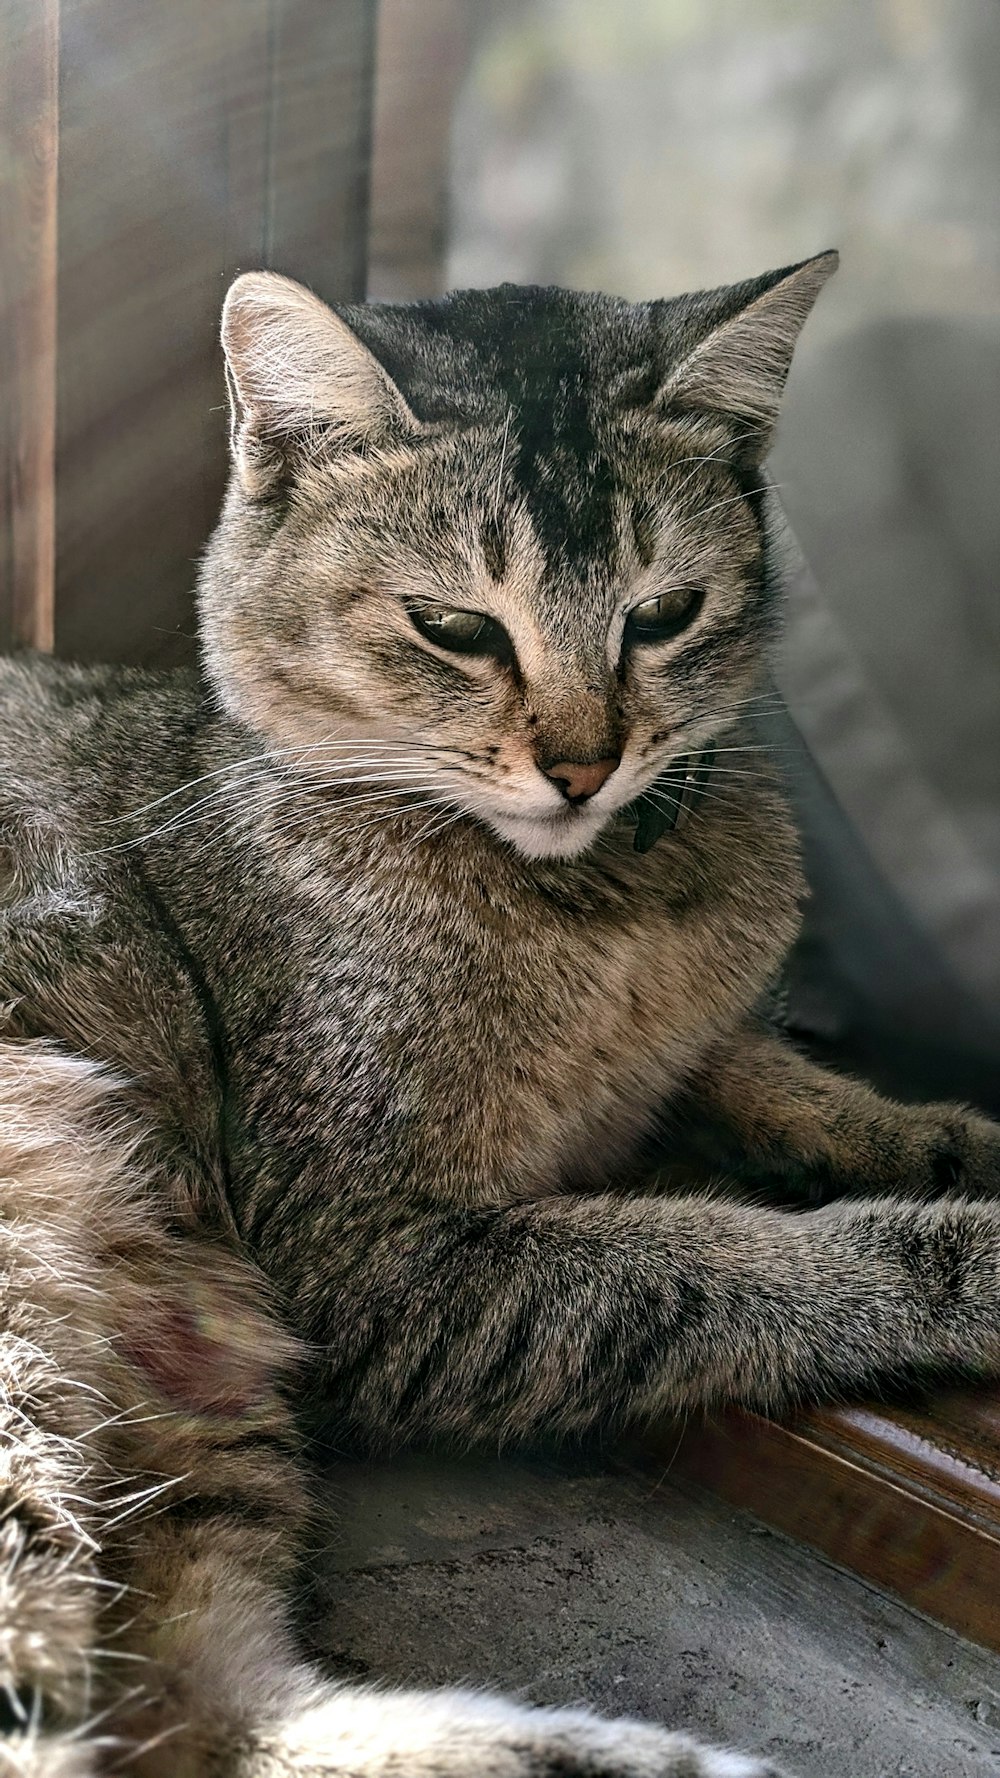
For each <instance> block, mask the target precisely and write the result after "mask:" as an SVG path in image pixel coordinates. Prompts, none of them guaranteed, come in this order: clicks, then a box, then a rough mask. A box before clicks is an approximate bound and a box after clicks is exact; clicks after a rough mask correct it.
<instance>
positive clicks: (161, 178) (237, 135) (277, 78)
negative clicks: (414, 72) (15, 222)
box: [56, 0, 375, 664]
mask: <svg viewBox="0 0 1000 1778" xmlns="http://www.w3.org/2000/svg"><path fill="white" fill-rule="evenodd" d="M374 19H375V3H374V0H212V3H211V5H206V4H205V0H155V3H154V0H150V4H147V5H143V6H123V5H120V4H114V3H111V0H63V21H62V97H61V131H62V134H61V150H60V209H59V224H60V249H59V311H60V321H59V370H58V408H59V419H58V470H57V485H58V490H59V500H58V511H57V550H56V652H57V653H59V654H61V655H66V656H72V657H76V658H90V659H93V658H98V659H109V658H110V659H116V660H126V661H143V662H145V663H148V664H167V663H170V662H173V661H177V660H181V659H184V658H186V657H188V656H190V655H191V654H192V652H193V649H194V614H193V597H192V594H193V587H194V581H195V575H196V567H197V558H198V555H199V552H200V550H201V548H202V546H203V544H204V542H205V540H206V538H207V536H208V534H209V532H210V530H211V528H212V526H213V524H214V521H215V518H216V515H217V512H218V507H219V502H220V499H221V495H222V489H223V485H224V479H225V471H226V461H225V456H226V446H225V438H226V417H225V391H224V387H223V378H222V367H221V356H220V352H219V347H218V325H219V311H220V308H221V304H222V299H223V296H224V294H225V290H226V287H227V285H228V283H229V281H230V279H231V278H232V277H233V275H234V274H235V273H236V272H237V271H240V270H248V269H251V268H254V267H260V266H273V267H275V268H276V269H279V270H282V271H285V272H288V273H290V274H291V275H292V276H293V277H298V278H301V279H302V280H303V281H305V282H306V283H309V284H312V285H313V286H315V287H316V288H317V289H318V290H319V291H320V292H321V294H323V295H325V296H327V297H332V298H337V297H340V298H356V297H358V296H360V295H361V294H362V293H363V290H364V282H365V243H366V234H367V218H366V202H365V195H366V190H367V167H368V154H369V132H370V115H369V113H370V89H371V68H372V57H373V43H374Z"/></svg>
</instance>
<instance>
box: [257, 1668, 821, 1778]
mask: <svg viewBox="0 0 1000 1778" xmlns="http://www.w3.org/2000/svg"><path fill="white" fill-rule="evenodd" d="M257 1745H258V1748H259V1756H258V1757H259V1761H260V1763H259V1765H258V1764H252V1765H251V1766H250V1767H249V1768H248V1769H247V1771H246V1774H245V1778H346V1775H347V1774H350V1775H351V1778H398V1775H399V1774H400V1773H402V1772H405V1773H406V1775H407V1778H554V1775H555V1773H556V1772H558V1773H559V1775H560V1778H790V1774H788V1773H786V1772H784V1771H782V1770H779V1768H778V1767H777V1766H776V1765H774V1764H772V1763H771V1762H769V1761H768V1760H766V1759H755V1758H753V1757H752V1756H750V1755H747V1754H740V1753H732V1752H726V1751H724V1750H723V1749H722V1748H714V1747H706V1746H705V1745H704V1744H703V1743H702V1742H700V1741H695V1740H692V1739H691V1737H690V1736H688V1735H683V1734H680V1735H678V1734H672V1733H670V1731H669V1730H667V1729H661V1728H657V1727H655V1726H654V1725H653V1724H652V1723H643V1722H630V1721H627V1720H619V1721H617V1722H615V1721H608V1720H607V1719H606V1718H604V1717H600V1716H595V1715H594V1714H593V1713H592V1712H591V1711H589V1710H549V1709H531V1708H530V1707H525V1706H524V1705H522V1704H516V1703H514V1702H513V1701H512V1700H511V1699H508V1698H497V1697H490V1696H488V1695H484V1694H483V1693H474V1692H457V1691H452V1692H381V1693H380V1692H375V1691H360V1690H359V1691H353V1690H348V1689H346V1688H345V1689H343V1690H340V1689H339V1688H338V1690H337V1691H335V1692H334V1693H332V1694H329V1695H328V1696H327V1697H326V1698H325V1699H323V1700H322V1701H320V1702H318V1703H317V1704H316V1705H314V1707H313V1708H311V1709H306V1710H304V1711H302V1712H300V1713H298V1714H296V1715H294V1716H293V1717H292V1718H291V1719H290V1720H288V1721H286V1722H285V1723H284V1724H283V1725H282V1726H281V1727H280V1729H279V1728H277V1727H276V1729H275V1730H274V1731H272V1733H271V1734H262V1735H261V1738H260V1740H259V1742H258V1744H257ZM240 1778H244V1771H243V1768H242V1767H241V1768H240Z"/></svg>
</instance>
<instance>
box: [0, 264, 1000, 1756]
mask: <svg viewBox="0 0 1000 1778" xmlns="http://www.w3.org/2000/svg"><path fill="white" fill-rule="evenodd" d="M834 265H835V257H834V256H833V255H832V254H826V255H823V256H822V257H820V258H818V259H813V260H810V261H807V262H806V263H805V264H803V265H800V266H797V267H792V268H791V269H787V270H784V271H779V272H774V273H770V274H768V275H767V276H765V277H762V278H758V279H756V280H754V281H752V282H750V283H747V284H742V285H738V286H736V287H734V288H730V289H724V290H719V291H714V292H710V293H708V294H702V295H696V296H688V297H683V298H680V299H678V300H676V301H673V302H657V303H646V304H636V305H630V304H627V303H624V302H620V301H615V300H613V299H610V298H606V297H600V296H584V295H579V294H576V293H571V292H566V291H558V290H536V289H527V290H523V289H518V288H514V287H511V286H505V287H503V288H501V289H498V290H491V291H470V292H465V293H461V294H458V295H455V296H452V297H449V298H446V299H444V300H443V301H440V302H432V303H423V304H416V305H413V306H410V307H385V308H378V307H371V308H369V307H354V308H344V309H341V310H339V311H337V312H336V313H334V312H333V311H331V310H330V309H328V308H326V307H324V305H323V304H322V303H320V302H319V301H318V300H317V299H315V298H314V297H312V296H311V295H309V294H308V293H307V292H305V291H304V290H302V289H300V288H299V287H298V286H296V285H294V284H292V283H289V282H287V281H286V280H284V279H281V278H278V277H276V276H273V275H270V274H263V273H262V274H257V275H250V276H247V277H244V278H241V279H240V280H239V281H238V282H237V283H236V284H235V285H234V286H233V289H232V290H231V292H230V294H229V298H228V301H227V304H226V309H225V316H224V323H223V338H224V344H225V350H226V357H227V365H228V373H229V382H230V390H231V396H232V410H233V427H232V446H233V463H234V469H233V475H232V481H231V486H230V489H229V493H228V496H227V499H226V504H225V508H224V512H223V515H222V519H221V522H220V525H219V528H218V530H217V532H216V535H215V537H214V539H213V541H212V543H211V545H210V547H209V549H208V553H207V556H206V559H205V563H204V567H203V572H202V580H201V609H202V634H203V670H202V671H201V672H200V673H191V674H185V673H177V674H173V675H163V676H157V675H155V674H144V673H140V672H129V671H114V670H111V669H80V668H72V667H66V666H57V665H53V664H51V663H49V662H46V661H31V660H14V661H9V662H7V663H5V664H3V666H2V667H0V688H2V703H0V757H2V762H3V763H2V780H0V1002H3V1004H4V1007H5V1012H4V1018H5V1035H4V1041H3V1043H2V1044H0V1292H2V1305H3V1316H4V1325H5V1329H6V1332H5V1334H4V1338H3V1344H2V1347H0V1363H2V1384H3V1403H4V1405H3V1409H2V1417H3V1458H2V1461H3V1464H4V1472H3V1521H2V1529H0V1682H2V1689H0V1709H2V1710H3V1713H4V1732H5V1737H6V1738H5V1740H4V1742H3V1751H4V1752H5V1753H6V1754H7V1755H8V1756H9V1757H10V1758H12V1759H13V1760H14V1761H15V1762H20V1763H15V1766H14V1769H15V1770H17V1771H19V1772H24V1773H30V1774H32V1778H41V1775H43V1774H44V1775H45V1778H55V1775H56V1774H58V1775H59V1778H69V1775H71V1774H72V1775H73V1778H82V1775H83V1774H93V1773H97V1772H104V1771H112V1770H115V1771H130V1772H133V1773H137V1774H140V1773H141V1774H142V1778H279V1775H280V1778H291V1775H295V1778H305V1775H306V1774H308V1775H310V1778H319V1775H321V1774H323V1775H328V1778H338V1775H339V1778H543V1775H544V1778H554V1775H555V1774H556V1773H559V1774H561V1775H563V1778H568V1775H569V1774H579V1775H580V1778H583V1775H589V1778H739V1775H743V1778H752V1775H754V1774H756V1775H758V1778H760V1775H762V1774H764V1773H766V1772H771V1771H772V1770H773V1768H772V1767H770V1766H768V1764H767V1762H766V1761H764V1762H761V1761H760V1760H757V1759H753V1758H749V1757H744V1756H739V1755H735V1754H724V1753H719V1752H713V1751H712V1750H710V1749H706V1748H702V1747H696V1746H695V1745H694V1744H693V1743H692V1742H690V1741H689V1740H687V1739H686V1738H685V1737H683V1736H678V1735H674V1734H671V1733H667V1732H666V1731H663V1730H660V1729H658V1728H655V1727H651V1726H642V1725H636V1724H623V1723H613V1724H608V1723H605V1722H602V1721H600V1720H599V1719H598V1718H596V1717H592V1716H590V1715H588V1714H587V1713H585V1712H572V1711H532V1710H528V1709H525V1708H522V1707H521V1706H520V1705H515V1704H513V1703H508V1702H506V1701H504V1700H502V1699H492V1698H488V1697H483V1696H478V1695H474V1694H462V1693H439V1694H427V1695H423V1694H412V1695H401V1694H397V1693H390V1692H384V1693H374V1692H371V1691H365V1690H362V1689H351V1688H345V1687H339V1686H333V1685H331V1684H328V1683H327V1682H326V1681H325V1680H324V1679H323V1677H322V1676H321V1675H320V1674H318V1673H317V1672H315V1671H313V1670H312V1669H311V1668H310V1667H309V1666H308V1665H307V1664H306V1663H305V1661H304V1659H303V1657H302V1656H301V1655H300V1654H299V1653H298V1652H297V1649H296V1646H295V1641H294V1637H293V1632H292V1628H291V1621H292V1617H291V1606H290V1603H289V1601H290V1599H291V1597H292V1591H293V1578H294V1573H295V1569H296V1563H297V1561H298V1559H299V1554H300V1549H301V1545H302V1539H303V1538H304V1537H306V1536H307V1534H308V1529H309V1516H310V1514H309V1501H308V1487H307V1483H306V1481H305V1479H304V1473H303V1469H302V1464H301V1461H300V1457H299V1454H298V1453H299V1444H300V1440H301V1426H302V1424H303V1420H304V1418H305V1417H306V1416H309V1417H310V1418H314V1417H315V1415H316V1414H317V1413H318V1412H320V1411H321V1412H322V1414H323V1416H324V1417H325V1418H326V1420H327V1422H328V1423H329V1424H330V1425H331V1426H332V1427H333V1428H334V1429H335V1434H334V1436H335V1437H336V1438H337V1440H338V1442H341V1443H342V1442H343V1441H344V1440H346V1439H347V1438H348V1437H350V1438H352V1439H355V1440H358V1441H364V1442H367V1443H371V1442H374V1441H383V1442H384V1441H387V1440H389V1441H393V1442H395V1441H397V1440H399V1439H401V1438H403V1437H420V1438H426V1437H434V1436H444V1437H448V1438H458V1439H461V1440H470V1439H477V1438H481V1437H482V1438H488V1439H490V1440H491V1441H492V1440H495V1439H498V1438H500V1439H504V1440H510V1439H516V1438H521V1437H526V1436H530V1435H532V1434H535V1433H536V1432H539V1431H541V1430H555V1431H560V1430H564V1431H569V1430H576V1429H583V1428H586V1427H589V1426H591V1425H593V1424H596V1423H604V1424H608V1423H617V1424H620V1423H622V1422H624V1421H627V1420H634V1419H635V1418H636V1417H639V1416H643V1415H648V1414H652V1413H657V1412H667V1411H671V1410H675V1409H683V1408H687V1407H690V1406H692V1405H694V1404H698V1405H702V1404H712V1403H718V1402H723V1401H727V1400H733V1401H739V1402H744V1403H748V1404H750V1405H752V1406H757V1407H761V1406H766V1407H769V1408H780V1407H781V1406H782V1404H784V1403H789V1402H793V1401H796V1400H799V1399H801V1398H808V1397H815V1396H821V1395H829V1394H836V1395H840V1394H843V1393H847V1392H851V1391H863V1390H868V1389H871V1388H875V1387H881V1386H885V1385H886V1384H887V1383H889V1382H895V1381H896V1380H899V1379H905V1378H907V1377H929V1376H935V1375H940V1374H949V1373H960V1374H962V1375H964V1376H979V1375H982V1376H988V1375H996V1374H997V1373H998V1372H1000V1203H998V1201H997V1186H998V1183H1000V1131H998V1130H997V1129H996V1128H995V1127H994V1126H992V1125H990V1124H988V1123H986V1122H985V1121H983V1120H981V1119H979V1118H977V1117H975V1116H973V1115H972V1114H970V1113H968V1112H966V1111H964V1110H961V1109H956V1108H955V1107H952V1106H947V1105H932V1106H926V1107H922V1108H912V1107H904V1106H899V1105H894V1104H891V1103H889V1102H887V1101H886V1100H884V1099H880V1098H879V1097H877V1096H876V1095H875V1094H874V1093H873V1092H871V1091H870V1090H869V1089H868V1088H867V1087H865V1086H862V1085H859V1084H857V1083H855V1082H853V1081H849V1080H843V1079H839V1078H837V1077H836V1076H834V1075H832V1074H828V1073H824V1072H822V1071H820V1070H819V1069H818V1068H816V1067H814V1066H813V1065H812V1064H811V1063H810V1062H809V1061H807V1060H805V1059H803V1058H802V1057H801V1056H799V1055H798V1054H796V1053H795V1052H794V1051H793V1050H792V1049H791V1048H789V1047H788V1046H787V1045H786V1044H785V1043H784V1042H782V1041H781V1040H780V1039H779V1037H778V1036H776V1035H775V1034H774V1033H773V1032H772V1031H771V1030H770V1029H769V1028H768V1026H767V1024H766V1022H765V1021H764V1019H763V1017H762V1016H761V1015H760V1013H759V1011H758V1010H757V1009H758V1008H759V1007H760V1005H761V1004H762V997H763V996H764V995H765V993H766V991H767V989H768V986H769V984H770V983H772V982H773V980H774V979H775V977H776V976H777V975H778V973H779V972H780V969H781V964H782V959H783V957H784V955H785V953H786V951H787V949H788V946H789V944H790V942H791V940H792V938H793V936H794V933H795V930H796V923H797V918H798V911H797V910H798V903H799V899H800V895H801V890H802V885H801V881H800V876H799V869H798V863H797V852H796V843H795V838H794V834H793V832H792V829H791V826H790V822H789V817H788V814H787V811H786V808H785V804H784V801H783V799H782V795H781V792H780V789H779V788H778V786H777V785H776V783H775V782H774V781H773V778H772V775H771V773H770V771H769V769H768V766H767V763H766V759H765V758H764V756H762V754H761V753H760V751H759V750H758V748H757V747H756V744H755V742H754V740H753V724H752V720H751V719H752V715H753V712H754V710H755V708H756V707H757V702H758V700H759V699H760V698H761V697H762V695H763V692H762V688H763V685H764V678H763V675H764V671H765V652H766V645H767V642H768V638H769V635H770V633H771V630H772V626H773V622H774V614H775V597H776V588H775V567H774V561H773V555H774V543H773V528H774V524H773V514H772V509H771V497H770V496H769V494H768V490H767V484H766V479H765V477H764V474H763V472H762V469H761V463H762V459H763V457H764V455H765V452H766V450H767V447H768V443H769V440H770V438H771V433H772V428H773V425H774V421H775V416H776V410H777V406H778V401H779V397H780V393H781V389H782V385H783V383H784V379H785V376H786V373H787V371H788V367H789V362H790V359H791V354H792V349H793V345H794V342H795V339H796V336H797V334H798V331H799V328H800V327H801V325H802V323H803V321H804V319H805V317H806V315H807V313H808V311H809V309H810V307H811V305H812V302H813V300H814V298H815V297H816V295H817V293H818V291H819V290H820V288H821V286H822V285H823V283H824V282H825V280H826V278H827V277H828V276H829V274H830V273H831V272H832V270H833V269H834ZM845 517H846V515H845ZM95 596H99V595H97V594H95ZM682 1128H683V1129H684V1130H685V1131H695V1132H696V1133H699V1140H700V1141H701V1142H702V1143H703V1145H704V1144H706V1143H707V1144H708V1145H709V1148H710V1151H711V1152H712V1153H714V1154H715V1155H716V1157H717V1159H718V1162H719V1164H720V1166H724V1167H725V1169H726V1172H727V1176H728V1177H729V1178H731V1179H732V1180H733V1181H734V1183H735V1184H736V1185H737V1186H739V1185H740V1184H741V1183H742V1184H746V1183H747V1182H751V1183H752V1184H753V1185H754V1187H755V1189H757V1188H758V1187H760V1186H761V1184H762V1183H766V1182H767V1181H769V1180H770V1181H773V1182H780V1183H781V1185H782V1187H783V1189H784V1190H785V1192H786V1193H788V1192H792V1193H800V1194H801V1205H802V1208H801V1209H800V1210H799V1211H798V1212H788V1211H780V1210H776V1209H766V1208H762V1207H760V1206H759V1205H758V1206H756V1207H750V1206H748V1205H747V1204H746V1203H741V1202H740V1201H738V1198H737V1197H736V1196H735V1195H730V1196H728V1197H727V1196H726V1194H725V1193H724V1191H722V1190H720V1188H719V1186H718V1184H716V1185H715V1186H714V1188H713V1189H712V1190H711V1192H710V1193H706V1194H704V1195H698V1194H697V1193H692V1192H691V1191H690V1190H688V1191H686V1192H681V1193H679V1192H678V1191H677V1190H676V1189H675V1190H673V1191H671V1190H670V1189H669V1188H668V1187H666V1186H663V1187H662V1188H660V1189H656V1188H655V1187H654V1186H651V1184H650V1182H649V1181H648V1180H647V1179H645V1178H644V1177H643V1168H644V1166H645V1165H646V1164H647V1157H648V1155H649V1153H650V1152H651V1148H652V1145H653V1144H654V1142H658V1143H659V1145H660V1147H661V1149H662V1148H664V1146H665V1147H666V1150H667V1152H668V1153H669V1152H670V1145H671V1140H672V1132H679V1131H680V1130H681V1129H682ZM817 1195H818V1196H819V1197H821V1198H822V1199H830V1198H833V1200H834V1201H833V1202H832V1203H828V1204H827V1207H825V1208H822V1209H815V1208H811V1207H810V1206H811V1205H812V1204H813V1203H814V1202H815V1199H816V1197H817Z"/></svg>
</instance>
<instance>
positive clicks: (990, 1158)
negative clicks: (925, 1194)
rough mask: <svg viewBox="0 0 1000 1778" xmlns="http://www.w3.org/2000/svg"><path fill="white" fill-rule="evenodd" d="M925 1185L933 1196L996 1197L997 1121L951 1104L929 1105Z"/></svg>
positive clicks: (999, 1171)
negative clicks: (994, 1121)
mask: <svg viewBox="0 0 1000 1778" xmlns="http://www.w3.org/2000/svg"><path fill="white" fill-rule="evenodd" d="M924 1115H925V1117H926V1119H927V1126H928V1127H927V1133H926V1143H927V1148H926V1153H927V1184H928V1186H929V1187H930V1190H931V1192H932V1193H933V1194H934V1195H935V1196H936V1197H951V1196H958V1197H961V1196H963V1195H964V1196H968V1197H989V1198H993V1197H1000V1124H995V1123H993V1122H991V1120H990V1119H989V1118H985V1117H978V1116H976V1114H975V1113H974V1112H968V1111H963V1110H961V1109H960V1108H956V1107H955V1106H951V1105H929V1106H927V1107H926V1110H925V1113H924Z"/></svg>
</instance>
